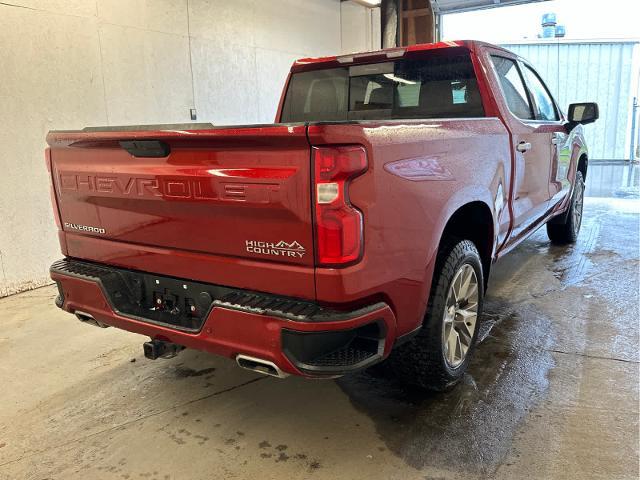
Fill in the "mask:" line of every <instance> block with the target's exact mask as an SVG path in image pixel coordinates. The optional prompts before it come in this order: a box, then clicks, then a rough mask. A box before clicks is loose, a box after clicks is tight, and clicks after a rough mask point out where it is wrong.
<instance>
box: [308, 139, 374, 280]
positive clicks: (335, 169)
mask: <svg viewBox="0 0 640 480" xmlns="http://www.w3.org/2000/svg"><path fill="white" fill-rule="evenodd" d="M313 161H314V174H315V175H314V183H315V189H314V190H315V222H316V225H315V226H316V252H317V253H316V260H317V263H318V265H320V266H325V267H336V266H345V265H348V264H351V263H354V262H357V261H358V260H360V258H361V257H362V250H363V220H362V212H360V210H358V209H357V208H355V207H354V206H353V205H351V202H350V201H349V183H350V182H351V180H353V179H354V178H355V177H357V176H358V175H361V174H362V173H364V172H365V171H366V170H367V153H366V151H365V149H364V147H362V146H360V145H345V146H327V147H313Z"/></svg>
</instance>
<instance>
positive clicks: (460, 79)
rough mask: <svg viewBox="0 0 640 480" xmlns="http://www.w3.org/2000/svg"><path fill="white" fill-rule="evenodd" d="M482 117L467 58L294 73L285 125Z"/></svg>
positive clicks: (288, 91) (287, 99)
mask: <svg viewBox="0 0 640 480" xmlns="http://www.w3.org/2000/svg"><path fill="white" fill-rule="evenodd" d="M483 116H484V109H483V108H482V101H481V98H480V93H479V91H478V84H477V81H476V76H475V73H474V71H473V65H472V63H471V58H470V56H469V54H468V53H466V54H461V55H454V56H451V55H446V56H445V55H438V56H433V57H426V58H423V59H419V60H397V61H393V62H383V63H372V64H368V65H354V66H351V67H339V68H331V69H325V70H313V71H309V72H301V73H294V74H293V75H292V76H291V80H290V82H289V88H288V90H287V95H286V97H285V102H284V107H283V111H282V118H281V121H282V122H304V121H344V120H360V119H370V120H386V119H402V118H461V117H462V118H465V117H466V118H468V117H483Z"/></svg>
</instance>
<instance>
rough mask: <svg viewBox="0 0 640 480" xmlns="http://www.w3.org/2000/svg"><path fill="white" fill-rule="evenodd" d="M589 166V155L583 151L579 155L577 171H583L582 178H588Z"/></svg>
mask: <svg viewBox="0 0 640 480" xmlns="http://www.w3.org/2000/svg"><path fill="white" fill-rule="evenodd" d="M588 168H589V157H588V155H587V153H586V152H583V153H581V154H580V156H579V157H578V166H577V171H578V172H580V173H582V180H586V179H587V169H588Z"/></svg>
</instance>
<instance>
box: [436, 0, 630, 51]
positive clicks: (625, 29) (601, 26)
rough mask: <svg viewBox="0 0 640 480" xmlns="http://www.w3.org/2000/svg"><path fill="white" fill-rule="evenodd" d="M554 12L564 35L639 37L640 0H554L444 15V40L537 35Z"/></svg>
mask: <svg viewBox="0 0 640 480" xmlns="http://www.w3.org/2000/svg"><path fill="white" fill-rule="evenodd" d="M548 12H553V13H555V14H556V16H557V21H558V24H559V25H564V26H565V27H566V30H567V35H566V37H565V38H569V39H587V38H588V39H594V38H635V39H640V0H552V1H548V2H537V3H532V4H527V5H516V6H513V7H500V8H493V9H488V10H480V11H476V12H467V13H456V14H450V15H445V16H444V18H443V21H442V22H443V26H442V39H443V40H484V41H487V42H493V43H499V42H505V41H513V40H523V39H535V38H537V35H538V33H540V31H541V26H540V23H541V18H542V14H543V13H548Z"/></svg>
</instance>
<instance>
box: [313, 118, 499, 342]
mask: <svg viewBox="0 0 640 480" xmlns="http://www.w3.org/2000/svg"><path fill="white" fill-rule="evenodd" d="M309 139H310V142H311V144H312V145H323V144H362V145H363V146H364V147H365V148H366V150H367V156H368V162H369V168H368V170H367V172H366V173H365V174H363V175H362V176H360V177H358V178H356V179H355V180H353V181H352V183H351V185H350V187H349V196H350V200H351V203H352V204H353V205H355V206H356V207H357V208H359V209H360V210H361V211H362V212H363V214H364V243H365V247H364V257H363V259H362V261H361V262H359V263H358V264H356V265H353V266H351V267H347V268H345V269H339V270H338V269H326V268H318V269H316V294H317V298H318V300H319V301H323V302H328V303H344V302H356V301H358V300H359V299H360V300H361V301H362V300H364V299H373V298H378V299H381V300H384V301H386V302H388V303H389V304H390V305H391V306H392V308H393V310H394V313H395V314H396V317H397V319H398V333H399V334H403V333H407V332H409V331H411V330H413V329H415V328H416V327H418V326H419V325H420V323H421V321H422V318H423V316H424V313H425V310H426V304H427V301H428V295H429V291H430V288H431V279H432V276H433V268H434V262H435V255H436V252H437V249H438V245H439V243H440V238H441V235H442V232H443V230H444V228H445V226H446V223H447V221H448V220H449V219H450V218H451V216H452V215H453V213H454V212H455V211H456V210H457V209H458V208H460V207H461V206H463V205H465V204H467V203H470V202H474V201H481V202H483V203H485V204H486V205H487V206H488V207H489V209H490V210H491V212H492V216H493V221H494V233H497V235H494V236H495V238H496V245H494V250H495V248H496V246H497V245H499V244H500V242H502V241H503V240H504V237H505V235H506V234H507V232H508V228H509V211H508V200H507V199H508V195H509V185H510V181H511V179H510V176H509V175H510V173H509V172H510V161H511V159H510V155H511V153H510V148H509V137H508V133H507V131H506V129H505V127H504V126H503V124H502V123H501V122H500V120H499V119H497V118H482V119H456V120H428V121H391V122H389V121H387V122H368V123H365V122H361V123H359V124H333V125H322V124H318V125H311V126H310V127H309Z"/></svg>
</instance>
